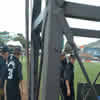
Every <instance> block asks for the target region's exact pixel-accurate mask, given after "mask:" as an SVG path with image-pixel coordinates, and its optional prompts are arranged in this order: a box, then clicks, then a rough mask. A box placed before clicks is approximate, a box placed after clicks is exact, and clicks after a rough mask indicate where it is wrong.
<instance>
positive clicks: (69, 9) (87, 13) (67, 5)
mask: <svg viewBox="0 0 100 100" xmlns="http://www.w3.org/2000/svg"><path fill="white" fill-rule="evenodd" d="M99 12H100V7H96V6H90V5H85V4H78V3H71V2H64V14H65V16H66V17H72V18H79V19H86V20H92V21H100V13H99Z"/></svg>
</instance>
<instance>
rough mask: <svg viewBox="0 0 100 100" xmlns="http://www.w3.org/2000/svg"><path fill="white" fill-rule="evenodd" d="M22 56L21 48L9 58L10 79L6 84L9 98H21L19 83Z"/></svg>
mask: <svg viewBox="0 0 100 100" xmlns="http://www.w3.org/2000/svg"><path fill="white" fill-rule="evenodd" d="M20 56H21V48H19V47H17V48H15V50H14V55H11V56H9V58H8V79H7V86H6V94H7V100H21V95H20V88H19V84H20V83H21V81H22V79H23V77H22V64H21V62H20V61H19V58H20Z"/></svg>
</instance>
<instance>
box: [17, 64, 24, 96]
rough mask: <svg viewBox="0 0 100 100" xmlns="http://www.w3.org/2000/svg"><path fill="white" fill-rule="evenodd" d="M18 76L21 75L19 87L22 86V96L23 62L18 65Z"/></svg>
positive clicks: (21, 90) (21, 91)
mask: <svg viewBox="0 0 100 100" xmlns="http://www.w3.org/2000/svg"><path fill="white" fill-rule="evenodd" d="M18 77H19V88H20V93H21V96H22V95H23V89H24V87H23V75H22V64H21V63H20V64H19V67H18Z"/></svg>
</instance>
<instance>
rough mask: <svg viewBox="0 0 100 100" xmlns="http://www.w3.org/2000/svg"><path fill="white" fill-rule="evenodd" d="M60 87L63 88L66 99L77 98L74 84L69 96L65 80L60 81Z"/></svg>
mask: <svg viewBox="0 0 100 100" xmlns="http://www.w3.org/2000/svg"><path fill="white" fill-rule="evenodd" d="M60 88H61V92H62V96H63V98H64V100H75V97H74V88H73V86H72V87H71V96H67V88H66V85H65V82H63V81H60Z"/></svg>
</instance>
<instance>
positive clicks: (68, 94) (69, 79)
mask: <svg viewBox="0 0 100 100" xmlns="http://www.w3.org/2000/svg"><path fill="white" fill-rule="evenodd" d="M74 62H75V56H74V55H70V57H69V62H67V63H65V58H63V59H62V67H64V71H63V73H62V76H63V79H64V82H63V84H62V87H61V88H62V94H63V97H64V100H75V97H74Z"/></svg>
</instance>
